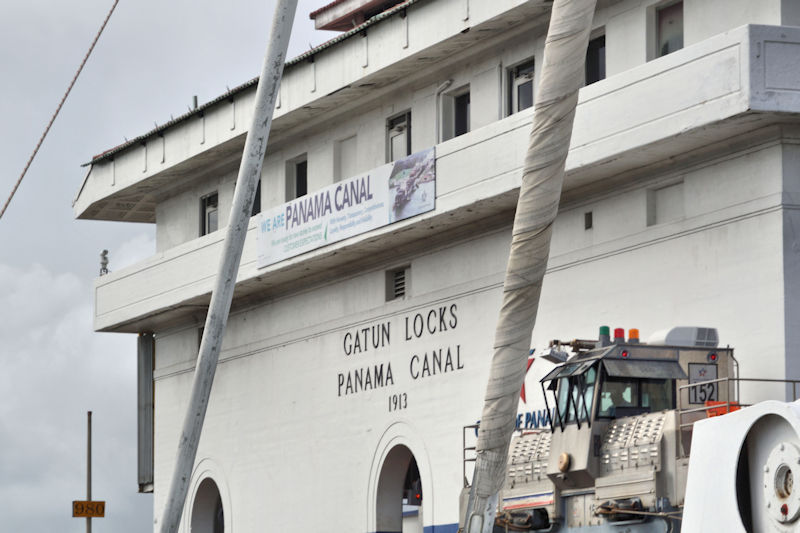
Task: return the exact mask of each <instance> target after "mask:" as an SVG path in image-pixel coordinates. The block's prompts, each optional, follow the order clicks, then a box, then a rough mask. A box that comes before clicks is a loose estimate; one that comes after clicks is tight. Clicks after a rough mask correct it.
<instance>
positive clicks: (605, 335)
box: [598, 326, 611, 347]
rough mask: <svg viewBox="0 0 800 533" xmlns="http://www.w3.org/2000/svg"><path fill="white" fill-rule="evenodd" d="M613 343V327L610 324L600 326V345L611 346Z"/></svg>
mask: <svg viewBox="0 0 800 533" xmlns="http://www.w3.org/2000/svg"><path fill="white" fill-rule="evenodd" d="M610 344H611V328H609V327H608V326H600V335H599V337H598V345H599V346H600V347H603V346H609V345H610Z"/></svg>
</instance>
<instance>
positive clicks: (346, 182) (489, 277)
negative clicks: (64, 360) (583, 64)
mask: <svg viewBox="0 0 800 533" xmlns="http://www.w3.org/2000/svg"><path fill="white" fill-rule="evenodd" d="M550 5H551V3H550V2H547V1H544V0H530V1H520V0H496V1H492V2H488V1H482V0H407V1H405V2H402V3H397V2H374V1H373V2H368V1H363V0H344V1H342V0H337V1H335V2H333V3H332V4H329V5H328V6H326V7H324V8H322V9H321V10H319V11H317V12H315V13H313V14H312V15H313V16H314V17H315V19H316V20H317V23H318V26H319V27H323V28H334V29H339V30H341V31H342V32H343V33H342V34H341V35H340V36H339V37H337V38H335V39H333V40H331V41H329V42H327V43H325V44H323V45H321V46H319V47H317V48H315V49H313V50H311V51H309V52H307V53H305V54H303V55H302V56H300V57H298V58H295V59H293V60H291V61H290V62H288V63H287V65H286V69H285V72H284V77H283V81H282V84H281V88H280V97H279V101H278V103H277V106H276V109H275V115H274V122H273V127H272V133H271V135H270V140H269V146H268V149H267V155H266V158H265V161H264V169H263V172H262V178H261V184H260V190H259V193H258V195H257V198H256V206H255V207H254V213H255V214H254V216H253V218H252V219H251V221H250V227H249V233H248V237H247V241H246V242H245V248H244V254H243V258H242V263H241V268H240V273H239V278H238V281H237V286H236V293H235V297H234V301H233V307H232V311H231V316H230V319H229V322H228V328H227V331H226V334H225V339H224V344H223V349H222V353H221V356H220V361H219V365H218V368H217V374H216V379H215V382H214V386H213V390H212V393H211V398H210V403H209V408H208V413H207V417H206V421H205V426H204V429H203V435H202V438H201V441H200V447H199V451H198V455H197V461H196V465H195V470H194V473H193V476H192V482H191V487H190V494H189V499H188V500H187V505H186V509H185V512H184V520H183V525H182V527H183V530H184V531H189V530H191V531H195V532H197V531H209V532H212V531H213V532H216V531H223V530H224V531H264V530H267V529H270V530H272V529H274V530H276V531H305V530H317V529H321V528H323V527H324V528H325V530H328V531H341V532H355V531H360V532H370V533H372V532H379V531H380V532H395V531H422V530H423V529H424V531H425V532H455V531H456V529H457V523H458V520H459V516H458V515H459V492H460V490H461V488H462V487H463V485H464V477H465V473H466V474H467V475H468V470H466V471H465V467H464V462H463V457H462V453H463V448H464V446H465V444H464V442H465V438H466V439H467V440H468V439H469V437H470V435H469V431H466V432H465V431H464V429H463V428H464V426H466V425H469V424H473V423H475V422H476V420H477V419H478V418H479V417H480V413H481V407H482V404H483V392H484V389H485V386H486V379H487V374H488V365H489V356H490V354H491V349H492V342H493V335H494V326H495V320H496V316H497V311H498V309H499V304H500V299H501V287H502V280H503V274H504V271H505V264H506V259H507V256H508V247H509V243H510V228H511V222H512V218H513V213H514V208H515V202H516V195H517V192H518V189H519V183H520V177H521V169H522V163H523V158H524V153H525V150H526V147H527V136H528V133H529V131H530V128H531V117H532V111H533V109H532V104H533V102H534V98H535V90H534V88H535V84H536V80H537V76H538V73H539V69H540V66H541V62H542V61H541V58H542V52H543V48H544V37H545V34H546V31H547V23H548V19H549V10H550ZM347 20H350V22H349V23H348V22H347ZM348 24H349V25H348ZM354 25H355V26H354ZM794 26H800V1H798V0H760V1H758V2H755V1H748V0H684V1H683V2H675V1H668V2H659V1H656V0H601V1H599V2H598V8H597V12H596V15H595V19H594V23H593V30H592V36H591V41H590V44H589V49H588V50H587V85H586V87H584V89H582V91H581V94H580V100H579V105H578V110H577V114H576V119H575V127H574V133H573V136H572V142H571V148H570V153H569V158H568V160H567V176H566V180H565V185H564V192H563V196H562V204H561V209H560V212H559V215H558V218H557V220H556V223H555V227H554V234H553V242H552V249H551V254H550V262H549V266H548V272H547V275H546V277H545V284H544V289H543V293H542V301H541V306H540V311H539V317H538V320H537V324H536V327H535V329H534V332H533V345H532V347H533V348H541V347H544V346H546V343H547V341H548V340H549V339H554V338H561V339H568V338H569V339H572V338H575V337H591V336H592V335H594V334H595V332H596V330H597V326H599V325H601V324H611V325H622V326H631V327H638V328H639V329H640V330H641V331H642V333H643V336H644V337H647V334H648V332H653V331H655V330H658V329H662V328H664V327H668V326H673V325H689V324H691V325H707V326H712V327H716V328H718V329H719V331H720V337H721V341H722V343H723V344H730V345H731V346H735V348H736V350H737V355H738V359H739V362H740V365H741V374H742V375H743V376H748V375H751V376H754V377H766V378H784V377H788V378H800V357H798V356H797V354H796V348H795V347H796V346H797V345H798V343H800V338H798V337H799V336H800V328H798V327H797V325H798V324H800V245H798V241H799V240H800V239H798V236H797V234H796V233H797V232H798V231H800V230H798V229H796V228H800V215H799V214H798V213H800V212H799V211H798V206H800V115H798V113H799V112H800V75H798V74H797V73H798V72H800V69H798V68H797V65H798V59H797V58H798V57H800V28H795V27H794ZM255 86H256V80H253V81H251V82H249V83H246V84H244V85H242V86H241V87H239V88H236V89H234V90H232V91H230V92H229V93H227V94H224V95H221V96H220V97H219V98H217V99H215V100H213V101H211V102H208V103H206V104H204V105H202V106H200V107H197V108H196V109H194V110H193V111H191V112H190V113H187V114H186V115H185V116H182V117H179V118H177V119H175V120H173V121H171V122H169V123H167V124H165V125H163V126H161V127H159V128H157V129H156V130H153V131H151V132H148V133H147V134H145V135H142V136H141V137H139V138H137V139H134V140H133V141H131V142H128V143H126V144H124V145H122V146H119V147H117V148H114V149H112V150H109V151H107V152H104V153H103V154H101V155H99V156H96V157H95V158H94V159H93V160H92V161H91V162H90V163H89V171H88V173H87V175H86V178H85V180H84V183H83V185H82V186H81V188H80V190H79V192H78V194H77V196H76V198H75V201H74V209H75V213H76V216H77V217H79V218H85V219H97V220H118V221H131V222H147V223H153V224H155V225H156V243H157V244H156V245H157V250H156V253H155V254H154V255H153V256H152V257H150V258H148V259H146V260H144V261H142V262H140V263H139V264H136V265H133V266H131V267H129V268H126V269H123V270H120V271H116V272H112V273H110V274H108V275H105V276H103V277H101V278H98V279H97V281H96V284H95V298H96V307H95V317H94V320H95V322H94V323H95V328H96V329H97V330H98V331H111V332H120V333H134V334H140V343H139V344H140V347H141V348H140V353H139V357H140V358H141V361H142V364H141V368H140V385H141V386H142V390H143V391H144V393H143V398H142V399H141V400H140V407H141V409H142V414H141V416H140V454H141V455H142V458H141V461H142V463H140V479H139V483H140V489H141V490H143V491H153V493H154V513H155V519H156V520H159V519H160V517H161V512H162V509H163V505H164V501H165V498H166V491H167V490H168V485H169V481H170V477H171V474H172V468H173V462H174V458H175V450H176V448H177V442H178V436H179V433H180V427H181V424H182V420H183V416H184V413H185V411H186V408H187V403H188V398H189V390H190V388H191V383H192V375H193V370H194V365H195V358H196V356H197V350H198V347H199V339H200V335H201V328H202V326H203V323H204V320H205V313H206V310H207V307H208V302H209V299H210V291H211V288H212V286H213V282H214V275H215V272H216V268H217V265H218V260H219V254H220V251H221V249H222V239H223V235H224V232H223V231H219V230H220V228H221V227H222V226H224V225H225V223H226V221H227V219H228V216H229V210H230V207H229V206H230V204H231V200H232V197H233V190H234V186H235V180H236V176H237V171H238V166H239V162H240V160H241V151H242V148H243V146H244V138H245V135H246V130H247V127H248V125H249V123H250V117H251V114H252V107H253V98H254V94H255ZM415 154H416V155H415ZM420 154H421V155H420ZM428 163H429V164H428ZM426 165H427V166H426ZM326 198H328V199H329V200H330V202H331V205H330V206H329V207H327V208H326ZM345 198H346V199H345ZM315 201H316V204H314V202H315ZM347 209H350V211H347ZM368 219H369V221H368ZM290 221H291V222H290ZM290 226H291V227H290ZM276 227H281V228H286V231H287V232H288V231H289V230H292V231H293V233H287V234H285V235H284V234H281V235H284V237H282V238H283V239H284V240H280V239H273V238H272V236H271V235H270V233H269V232H270V230H272V229H274V228H276ZM322 229H324V235H321V234H320V231H322ZM334 229H335V231H334ZM315 232H316V233H315ZM151 356H152V358H151V359H150V358H149V357H151ZM542 372H543V370H542V371H538V370H531V372H530V373H529V376H528V378H527V380H526V385H527V398H526V402H527V403H526V402H523V401H520V409H519V411H520V417H519V419H520V421H521V423H522V424H523V425H527V426H529V427H530V426H537V425H539V424H541V422H542V416H541V415H542V412H541V406H540V405H539V404H538V403H537V401H536V399H535V398H534V396H535V395H536V391H538V390H539V384H538V377H540V376H541V375H542ZM148 386H150V387H151V389H150V390H152V391H153V392H152V396H151V397H152V398H154V402H152V401H149V400H148V398H147V395H148V393H147V390H148V388H147V387H148ZM749 392H750V394H751V395H752V399H759V395H760V394H762V393H763V392H764V391H761V390H758V389H752V390H751V391H749ZM465 435H466V437H465ZM142 465H143V466H142ZM403 502H405V506H404V505H403ZM156 527H158V524H157V525H156Z"/></svg>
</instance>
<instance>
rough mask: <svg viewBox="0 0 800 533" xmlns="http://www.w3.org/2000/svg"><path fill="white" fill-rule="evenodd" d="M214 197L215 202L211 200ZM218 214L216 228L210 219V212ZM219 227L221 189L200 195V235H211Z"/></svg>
mask: <svg viewBox="0 0 800 533" xmlns="http://www.w3.org/2000/svg"><path fill="white" fill-rule="evenodd" d="M212 199H213V204H212V203H211V200H212ZM212 213H213V214H214V215H216V219H215V223H214V224H213V225H214V229H211V228H210V226H212V224H211V223H210V221H209V218H208V217H209V215H210V214H212ZM218 229H219V191H213V192H210V193H208V194H204V195H203V196H201V197H200V237H202V236H203V235H209V234H211V233H214V232H215V231H217V230H218Z"/></svg>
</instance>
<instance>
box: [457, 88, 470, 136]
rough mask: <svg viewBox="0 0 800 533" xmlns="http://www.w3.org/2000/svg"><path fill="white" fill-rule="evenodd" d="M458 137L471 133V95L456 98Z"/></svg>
mask: <svg viewBox="0 0 800 533" xmlns="http://www.w3.org/2000/svg"><path fill="white" fill-rule="evenodd" d="M453 103H454V107H455V125H454V128H453V129H454V134H455V136H456V137H458V136H459V135H463V134H465V133H467V132H468V131H469V93H464V94H461V95H458V96H456V97H455V98H454V102H453Z"/></svg>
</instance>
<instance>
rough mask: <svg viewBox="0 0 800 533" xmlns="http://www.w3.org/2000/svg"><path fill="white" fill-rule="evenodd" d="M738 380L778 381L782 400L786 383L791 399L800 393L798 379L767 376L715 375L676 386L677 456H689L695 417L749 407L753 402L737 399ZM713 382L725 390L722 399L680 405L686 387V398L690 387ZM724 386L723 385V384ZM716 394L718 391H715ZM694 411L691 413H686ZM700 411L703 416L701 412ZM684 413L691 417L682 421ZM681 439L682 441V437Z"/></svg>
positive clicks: (701, 417) (720, 413)
mask: <svg viewBox="0 0 800 533" xmlns="http://www.w3.org/2000/svg"><path fill="white" fill-rule="evenodd" d="M741 383H760V384H767V383H773V384H782V385H784V387H783V389H784V390H783V394H782V398H776V399H780V401H785V400H784V399H783V398H785V396H786V392H788V385H791V386H792V400H791V401H795V400H797V399H798V398H800V396H798V393H800V380H797V379H767V378H731V377H727V378H718V379H709V380H707V381H701V382H697V383H690V384H687V385H681V386H680V387H678V394H677V396H678V431H677V439H678V443H677V444H678V453H679V457H682V458H685V457H688V456H689V452H690V451H691V442H692V428H693V427H694V424H695V422H697V421H698V420H703V419H704V418H710V417H714V416H720V415H723V414H727V413H731V412H733V411H738V410H739V409H741V408H743V407H750V406H751V405H753V404H750V403H742V402H741V401H740V392H739V385H740V384H741ZM713 384H716V385H717V390H718V391H720V390H724V391H726V393H725V395H724V397H725V398H726V399H725V400H720V401H716V400H715V401H712V400H708V401H704V402H703V403H702V405H700V406H699V407H687V408H684V406H683V396H684V395H683V391H686V396H687V398H688V397H689V395H690V394H691V392H690V391H691V390H692V389H696V388H697V387H699V386H708V385H713ZM731 385H733V386H734V387H735V389H732V388H731ZM723 386H724V388H723ZM732 390H734V391H735V392H734V393H733V394H731V391H732ZM717 397H719V395H717ZM690 405H697V404H690ZM690 415H694V416H690ZM703 415H704V416H703ZM687 417H691V418H693V419H692V420H690V421H688V422H685V420H686V418H687ZM684 439H685V441H684Z"/></svg>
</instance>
